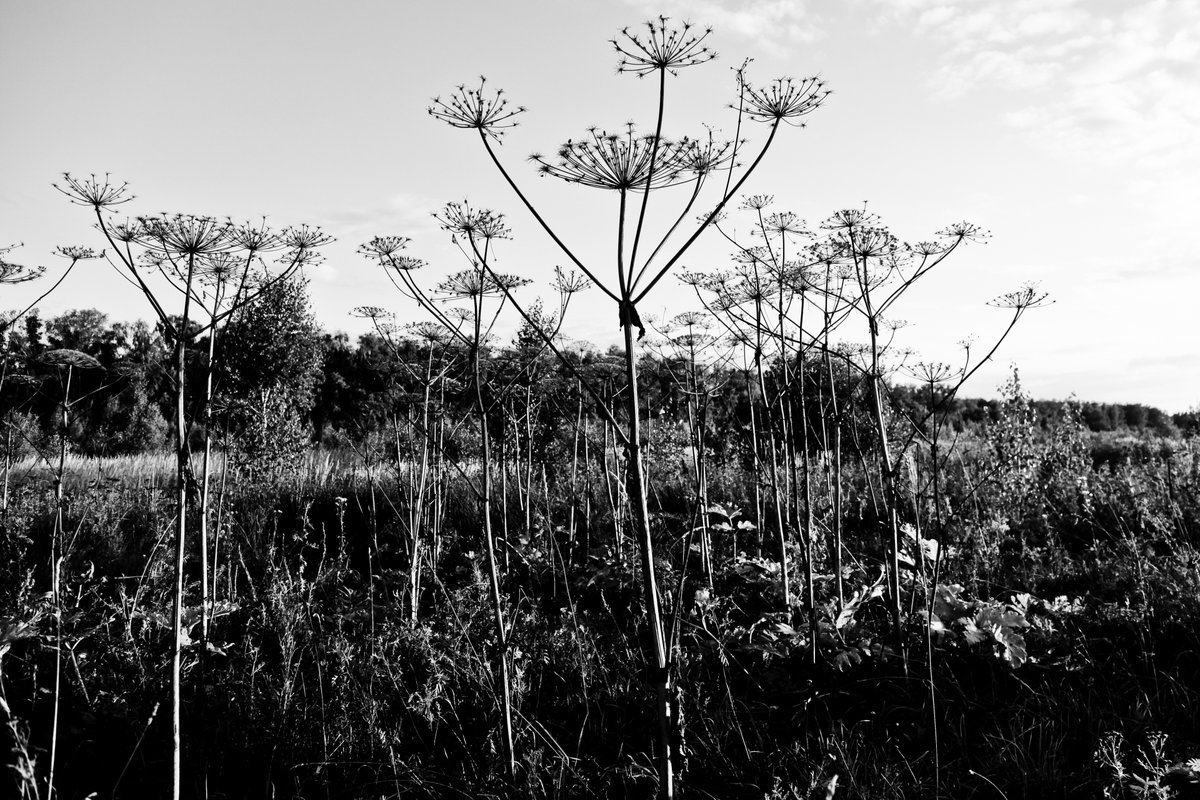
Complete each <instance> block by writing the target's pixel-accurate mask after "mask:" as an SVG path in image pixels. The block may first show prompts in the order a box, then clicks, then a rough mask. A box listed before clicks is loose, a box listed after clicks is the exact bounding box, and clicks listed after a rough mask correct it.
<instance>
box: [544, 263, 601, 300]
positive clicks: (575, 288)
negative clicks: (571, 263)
mask: <svg viewBox="0 0 1200 800" xmlns="http://www.w3.org/2000/svg"><path fill="white" fill-rule="evenodd" d="M553 285H554V288H555V289H556V290H558V292H559V293H560V294H564V295H571V294H575V293H576V292H582V291H584V290H586V289H590V288H591V286H592V282H591V281H589V280H588V279H587V278H586V277H584V276H583V275H582V274H581V273H578V272H576V271H575V270H570V271H564V270H563V268H562V267H559V266H556V267H555V268H554V283H553Z"/></svg>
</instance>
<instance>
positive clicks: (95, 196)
mask: <svg viewBox="0 0 1200 800" xmlns="http://www.w3.org/2000/svg"><path fill="white" fill-rule="evenodd" d="M51 185H52V186H53V187H54V188H55V189H57V190H58V191H60V192H62V193H63V194H64V195H66V196H67V198H68V199H69V200H70V201H71V202H72V203H75V204H76V205H80V206H91V207H92V208H94V209H96V210H97V211H99V210H101V209H107V208H112V207H113V206H116V205H120V204H121V203H128V202H129V201H130V200H132V199H133V195H131V194H128V191H129V184H128V183H122V184H121V185H119V186H116V185H113V183H112V181H111V180H110V179H109V176H108V173H105V174H104V177H103V178H102V179H101V178H97V177H96V176H95V174H92V175H89V176H88V177H86V178H76V177H74V176H72V175H71V173H69V172H64V173H63V177H62V185H59V184H57V183H54V184H51Z"/></svg>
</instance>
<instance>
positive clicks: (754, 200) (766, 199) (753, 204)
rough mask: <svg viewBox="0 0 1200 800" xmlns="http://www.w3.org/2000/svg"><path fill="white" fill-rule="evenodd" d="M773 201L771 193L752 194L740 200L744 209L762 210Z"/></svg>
mask: <svg viewBox="0 0 1200 800" xmlns="http://www.w3.org/2000/svg"><path fill="white" fill-rule="evenodd" d="M774 202H775V195H773V194H752V195H750V196H749V197H747V198H746V199H745V200H743V201H742V205H741V207H742V209H744V210H746V211H762V210H763V209H764V208H766V207H767V206H769V205H771V203H774Z"/></svg>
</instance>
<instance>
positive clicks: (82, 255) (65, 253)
mask: <svg viewBox="0 0 1200 800" xmlns="http://www.w3.org/2000/svg"><path fill="white" fill-rule="evenodd" d="M54 255H56V256H61V257H62V258H69V259H71V260H72V261H83V260H85V259H89V258H103V257H104V251H103V250H101V251H100V252H99V253H97V252H96V251H95V250H93V249H92V248H90V247H77V246H62V245H60V246H59V247H56V248H54Z"/></svg>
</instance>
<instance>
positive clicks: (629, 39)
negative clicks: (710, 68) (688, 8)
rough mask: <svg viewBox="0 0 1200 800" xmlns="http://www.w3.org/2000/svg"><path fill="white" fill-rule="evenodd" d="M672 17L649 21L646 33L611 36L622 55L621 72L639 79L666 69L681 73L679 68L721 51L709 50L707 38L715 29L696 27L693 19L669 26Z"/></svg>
mask: <svg viewBox="0 0 1200 800" xmlns="http://www.w3.org/2000/svg"><path fill="white" fill-rule="evenodd" d="M668 22H670V18H669V17H663V16H660V17H659V18H658V19H657V20H650V21H648V22H646V23H645V28H646V30H645V31H644V32H643V33H638V32H636V31H631V30H630V29H629V28H624V29H622V31H621V33H620V34H619V35H618V36H617V37H616V38H615V39H611V40H610V42H611V43H612V46H613V47H614V48H616V51H617V53H618V54H619V55H620V61H619V62H618V63H617V72H619V73H625V72H628V73H632V74H634V75H637V76H638V77H639V78H644V77H646V76H647V75H650V74H653V73H655V72H658V71H659V70H664V71H666V72H669V73H671V74H672V75H678V74H679V70H681V69H683V68H684V67H691V66H695V65H697V64H703V63H705V62H707V61H712V60H713V59H714V58H716V57H717V54H716V53H715V52H713V51H712V50H709V49H708V47H707V46H705V44H704V40H705V39H707V38H708V36H709V34H711V33H712V28H704V29H703V30H700V29H697V28H695V26H693V25H692V24H691V23H690V22H684V23H682V24H681V25H678V26H676V25H668V24H667V23H668Z"/></svg>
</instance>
